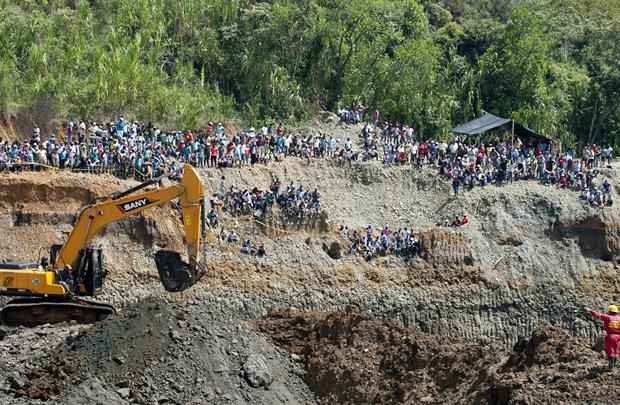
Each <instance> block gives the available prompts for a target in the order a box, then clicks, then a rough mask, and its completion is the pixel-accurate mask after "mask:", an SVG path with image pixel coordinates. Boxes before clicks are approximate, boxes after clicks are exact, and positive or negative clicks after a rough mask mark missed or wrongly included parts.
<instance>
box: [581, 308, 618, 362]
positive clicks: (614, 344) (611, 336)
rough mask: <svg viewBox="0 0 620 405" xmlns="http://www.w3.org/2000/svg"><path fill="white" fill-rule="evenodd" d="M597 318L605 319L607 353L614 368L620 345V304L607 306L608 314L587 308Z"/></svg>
mask: <svg viewBox="0 0 620 405" xmlns="http://www.w3.org/2000/svg"><path fill="white" fill-rule="evenodd" d="M586 311H588V312H589V313H590V315H592V316H593V317H595V318H596V319H600V320H601V321H603V327H604V328H605V331H606V332H607V336H605V353H606V354H607V360H608V361H609V369H610V370H611V369H613V368H614V367H616V365H617V361H618V345H619V344H620V310H619V309H618V306H616V305H614V304H611V305H609V306H608V307H607V314H604V313H601V312H598V311H594V310H592V309H589V308H586Z"/></svg>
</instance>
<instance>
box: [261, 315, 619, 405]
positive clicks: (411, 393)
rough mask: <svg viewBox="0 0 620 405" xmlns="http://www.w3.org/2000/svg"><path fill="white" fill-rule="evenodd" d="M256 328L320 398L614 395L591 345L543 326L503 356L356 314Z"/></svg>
mask: <svg viewBox="0 0 620 405" xmlns="http://www.w3.org/2000/svg"><path fill="white" fill-rule="evenodd" d="M255 327H256V328H257V329H258V330H260V331H262V332H263V333H266V334H267V335H269V336H271V338H272V339H273V340H274V342H275V343H276V344H278V345H280V346H282V347H284V348H286V349H287V350H288V351H290V352H291V353H292V355H293V357H294V358H295V359H297V360H298V361H299V362H300V363H301V364H303V365H304V367H305V369H306V374H305V375H304V379H305V381H306V382H307V383H308V385H309V386H310V387H311V388H312V390H313V391H314V392H315V393H316V394H317V395H318V397H319V402H320V403H324V404H332V403H338V404H360V403H368V404H370V403H377V404H378V403H381V404H420V403H423V404H445V403H477V404H492V405H507V404H540V403H549V404H551V403H556V404H560V403H561V404H567V403H588V402H587V401H595V402H596V401H598V402H597V403H610V404H611V403H615V402H616V401H617V399H618V393H620V380H619V379H618V378H617V376H618V373H614V372H608V371H606V370H605V369H604V368H603V367H601V365H602V364H604V361H602V359H601V355H600V352H599V351H598V350H595V349H594V348H593V347H592V346H591V345H590V344H589V343H588V342H587V341H586V340H584V339H580V338H575V337H573V336H571V335H570V334H569V333H567V332H566V331H564V330H561V329H558V328H552V327H548V326H542V325H541V326H539V327H538V328H537V329H536V330H535V331H534V332H533V333H532V334H531V335H530V336H529V337H527V338H523V339H521V340H519V341H518V342H517V344H515V345H514V347H513V348H512V349H511V350H509V351H508V352H507V353H506V352H502V351H496V350H493V349H491V348H489V347H485V346H481V345H477V344H472V343H471V342H468V341H466V340H463V339H459V338H450V339H439V338H437V336H433V335H429V334H424V333H420V332H418V331H414V330H412V329H407V328H403V327H402V326H400V325H398V324H396V323H394V322H391V321H383V320H376V319H373V318H371V317H368V316H364V315H360V314H358V313H354V312H350V313H342V312H339V313H317V312H305V311H299V310H290V309H289V310H278V311H272V312H270V313H269V314H268V315H267V316H266V317H264V318H263V319H261V320H258V321H256V322H255Z"/></svg>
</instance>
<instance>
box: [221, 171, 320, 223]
mask: <svg viewBox="0 0 620 405" xmlns="http://www.w3.org/2000/svg"><path fill="white" fill-rule="evenodd" d="M223 180H224V179H222V181H223ZM222 187H223V186H222ZM221 194H222V196H223V198H222V200H221V203H219V202H218V201H217V200H215V201H214V200H212V205H218V204H221V205H222V206H223V209H224V210H225V211H226V212H229V213H231V214H233V215H248V214H252V213H253V214H254V215H255V216H257V217H260V216H262V215H264V214H265V213H268V212H269V211H271V210H272V208H273V205H274V204H277V205H278V207H279V208H280V210H281V211H282V212H283V213H284V216H285V217H287V218H289V219H291V218H296V219H304V218H306V217H308V216H313V215H317V214H318V213H320V211H321V195H320V193H319V192H318V190H317V189H316V188H315V189H314V190H313V191H308V190H306V189H304V186H303V185H302V184H299V185H298V186H296V185H295V183H294V182H291V183H290V184H289V185H288V186H287V187H286V188H284V189H282V184H281V182H280V179H279V178H278V177H275V178H274V179H273V180H272V182H271V185H270V187H269V190H260V189H258V188H257V187H254V188H252V189H247V188H246V189H240V188H237V187H236V186H230V188H228V190H226V191H225V192H223V193H221Z"/></svg>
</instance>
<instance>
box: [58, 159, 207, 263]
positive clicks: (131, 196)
mask: <svg viewBox="0 0 620 405" xmlns="http://www.w3.org/2000/svg"><path fill="white" fill-rule="evenodd" d="M151 183H152V182H148V183H145V184H147V185H150V184H151ZM139 187H140V186H139ZM133 190H135V189H133ZM177 198H178V199H179V200H180V203H181V204H180V205H181V209H182V212H183V226H184V229H185V243H186V244H187V247H188V257H189V259H190V264H191V265H192V266H193V267H195V266H196V265H197V264H198V260H199V257H198V252H199V248H198V246H199V244H200V235H201V234H200V230H201V209H202V203H203V199H204V191H203V187H202V183H201V181H200V178H199V177H198V173H196V170H195V169H194V168H193V167H192V166H190V165H185V167H184V171H183V178H182V180H181V182H180V183H179V184H175V185H172V186H168V187H163V188H158V189H155V190H150V191H145V192H140V193H137V192H131V193H123V194H122V195H121V197H119V196H114V195H112V196H110V197H108V198H106V199H105V200H104V201H100V202H97V203H95V204H92V205H89V206H86V207H84V208H83V209H82V211H81V213H80V215H79V216H78V219H77V222H76V224H75V226H74V227H73V230H72V231H71V233H70V234H69V239H67V242H66V243H65V244H64V245H63V246H62V248H61V250H60V252H59V253H58V255H57V257H56V260H55V263H53V265H54V268H55V269H63V268H64V267H65V266H66V265H70V266H71V267H72V268H74V269H76V268H78V266H79V262H80V259H81V255H82V252H83V251H84V249H85V248H86V246H87V245H88V244H89V243H90V241H91V240H92V238H93V237H94V236H95V235H96V234H97V233H99V232H100V231H101V229H102V228H104V227H105V226H106V225H108V224H110V223H112V222H116V221H120V220H122V219H125V218H128V217H131V216H134V215H137V214H139V213H141V212H142V211H145V210H147V209H149V208H152V207H155V206H158V205H163V204H165V203H167V202H169V201H172V200H174V199H177Z"/></svg>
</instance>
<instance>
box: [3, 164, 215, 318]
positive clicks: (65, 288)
mask: <svg viewBox="0 0 620 405" xmlns="http://www.w3.org/2000/svg"><path fill="white" fill-rule="evenodd" d="M155 184H159V181H157V180H155V181H149V182H146V183H143V184H141V185H139V186H137V187H134V188H132V189H130V190H127V191H125V192H123V193H116V194H112V195H110V196H108V197H106V198H104V199H100V200H98V201H96V202H95V203H94V204H91V205H88V206H86V207H84V208H83V209H82V210H81V212H80V214H79V216H78V218H77V221H76V223H75V226H74V227H73V230H72V231H71V233H70V234H69V238H68V239H67V241H66V242H65V243H64V244H63V245H62V246H52V249H51V251H50V263H51V264H50V266H49V267H48V268H45V269H44V268H32V266H31V268H18V267H16V266H15V265H7V264H5V265H4V266H3V264H0V295H13V296H21V297H25V298H20V299H17V300H13V301H11V302H9V303H8V304H7V305H5V306H4V307H3V308H2V311H1V312H0V321H2V323H10V324H22V325H33V324H39V323H53V322H60V321H66V320H71V319H74V320H77V321H78V322H93V321H97V320H99V319H102V318H104V317H105V316H107V315H109V314H110V313H112V312H113V308H112V307H111V306H109V305H106V304H100V303H92V302H89V301H85V300H82V299H79V298H78V297H80V296H94V295H97V293H98V292H99V290H100V288H101V286H102V282H103V278H104V277H105V273H104V272H103V263H102V261H103V257H102V254H101V250H100V249H97V248H93V247H91V246H89V244H90V242H91V240H92V239H93V237H94V236H95V235H97V233H98V232H100V231H101V230H102V229H103V228H104V227H105V226H106V225H108V224H110V223H112V222H116V221H120V220H123V219H125V218H128V217H131V216H133V215H137V214H139V213H141V212H143V211H145V210H147V209H150V208H152V207H155V206H159V205H163V204H165V203H167V202H169V201H172V200H175V199H178V200H179V203H180V206H181V211H182V219H183V227H184V231H185V243H186V245H187V256H188V258H189V263H186V262H184V261H183V260H182V258H181V255H180V254H179V253H178V252H172V251H166V250H162V251H159V252H157V253H156V254H155V264H156V266H157V270H158V272H159V276H160V280H161V282H162V284H163V286H164V288H165V289H166V290H167V291H171V292H177V291H183V290H185V289H187V288H189V287H191V286H192V285H194V284H195V283H196V282H197V281H198V280H199V279H200V277H201V275H202V274H203V273H204V272H203V271H202V270H201V267H200V266H201V264H200V262H199V259H200V258H199V251H200V249H199V246H200V238H201V230H202V218H203V217H202V214H203V212H202V211H203V202H204V189H203V185H202V182H201V180H200V177H199V175H198V173H197V172H196V170H195V169H194V168H193V167H192V166H190V165H185V166H184V169H183V177H182V179H181V181H180V182H179V183H177V184H173V185H170V186H167V187H157V188H155V189H149V190H146V191H142V190H143V189H145V188H147V187H150V186H153V185H155ZM3 267H4V268H3Z"/></svg>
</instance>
